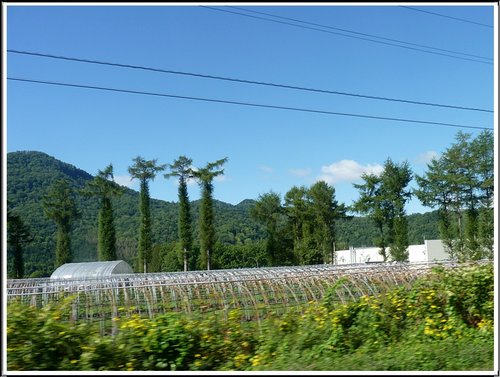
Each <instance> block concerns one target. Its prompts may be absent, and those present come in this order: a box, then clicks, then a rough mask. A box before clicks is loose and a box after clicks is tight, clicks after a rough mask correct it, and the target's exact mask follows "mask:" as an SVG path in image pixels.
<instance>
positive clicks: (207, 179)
mask: <svg viewBox="0 0 500 377" xmlns="http://www.w3.org/2000/svg"><path fill="white" fill-rule="evenodd" d="M227 161H228V158H227V157H225V158H223V159H220V160H217V161H215V162H209V163H208V164H207V165H206V166H205V167H203V168H200V169H197V170H196V171H193V175H194V177H195V178H196V179H197V180H198V182H199V185H200V187H201V205H200V219H199V226H200V231H199V233H200V266H202V268H204V267H205V266H206V268H207V270H210V267H211V260H212V257H213V255H211V253H212V254H213V252H214V247H215V224H214V209H213V190H214V186H213V184H212V181H213V179H214V178H215V177H217V176H219V175H222V174H224V169H220V168H221V167H222V165H224V164H225V163H226V162H227ZM216 169H218V170H216Z"/></svg>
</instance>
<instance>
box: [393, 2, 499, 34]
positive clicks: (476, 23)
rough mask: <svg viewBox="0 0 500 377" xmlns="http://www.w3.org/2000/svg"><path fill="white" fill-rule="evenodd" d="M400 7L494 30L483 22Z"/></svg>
mask: <svg viewBox="0 0 500 377" xmlns="http://www.w3.org/2000/svg"><path fill="white" fill-rule="evenodd" d="M400 7H401V8H406V9H409V10H413V11H416V12H422V13H428V14H432V15H434V16H439V17H446V18H451V19H452V20H457V21H462V22H468V23H469V24H475V25H480V26H485V27H489V28H492V29H493V26H491V25H487V24H482V23H481V22H475V21H470V20H466V19H464V18H458V17H452V16H447V15H445V14H440V13H435V12H430V11H428V10H422V9H418V8H414V7H408V6H403V5H400Z"/></svg>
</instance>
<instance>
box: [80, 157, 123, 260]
mask: <svg viewBox="0 0 500 377" xmlns="http://www.w3.org/2000/svg"><path fill="white" fill-rule="evenodd" d="M123 192H124V190H123V188H122V187H120V186H118V185H117V184H116V183H114V182H113V165H112V164H109V165H108V166H107V167H106V168H105V169H104V170H103V171H101V170H99V172H98V173H97V175H96V176H95V177H94V179H93V180H91V181H89V182H87V183H86V185H85V188H84V189H83V190H82V194H83V195H85V196H90V197H97V198H98V199H99V200H100V202H101V205H100V208H99V213H98V216H97V255H98V258H99V260H100V261H109V260H116V230H115V224H114V213H113V206H112V202H111V198H112V197H113V196H118V195H122V194H123Z"/></svg>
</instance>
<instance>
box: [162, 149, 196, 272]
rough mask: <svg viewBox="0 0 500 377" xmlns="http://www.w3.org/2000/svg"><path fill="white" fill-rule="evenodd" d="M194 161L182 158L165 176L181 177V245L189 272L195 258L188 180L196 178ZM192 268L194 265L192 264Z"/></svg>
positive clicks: (176, 161)
mask: <svg viewBox="0 0 500 377" xmlns="http://www.w3.org/2000/svg"><path fill="white" fill-rule="evenodd" d="M192 163H193V160H192V159H190V158H187V157H186V156H180V157H179V158H178V159H177V160H175V161H174V163H173V164H170V165H168V167H169V169H170V173H168V174H165V178H170V177H179V189H178V191H179V194H178V195H179V221H178V229H179V243H180V247H181V250H182V260H183V266H184V271H187V270H188V266H189V264H190V263H189V262H190V261H192V260H193V259H194V258H193V257H192V254H193V234H192V230H191V227H192V224H191V223H192V219H191V206H190V203H189V195H188V190H187V180H188V179H190V178H194V174H193V171H192V170H191V164H192ZM191 267H194V266H193V263H192V262H191Z"/></svg>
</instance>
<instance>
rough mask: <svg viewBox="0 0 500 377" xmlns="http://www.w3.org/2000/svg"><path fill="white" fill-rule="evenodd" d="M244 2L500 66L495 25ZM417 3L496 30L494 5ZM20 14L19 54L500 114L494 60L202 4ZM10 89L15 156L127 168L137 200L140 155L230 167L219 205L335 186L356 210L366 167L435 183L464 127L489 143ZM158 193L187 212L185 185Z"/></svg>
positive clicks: (131, 83) (169, 85) (427, 115)
mask: <svg viewBox="0 0 500 377" xmlns="http://www.w3.org/2000/svg"><path fill="white" fill-rule="evenodd" d="M235 5H237V4H235ZM401 5H407V4H401ZM237 6H241V7H244V8H246V9H250V10H257V11H261V12H266V13H270V14H273V15H277V16H281V17H289V18H294V19H298V20H303V21H307V22H311V23H316V24H321V25H326V26H330V27H336V28H342V29H348V30H351V31H355V32H358V33H366V34H371V35H376V36H381V37H385V38H391V39H397V40H402V41H406V42H411V43H416V44H420V45H426V46H431V47H435V48H441V49H446V50H452V51H459V52H462V53H467V54H471V55H477V56H483V57H488V58H491V59H492V58H493V57H494V44H493V43H494V40H493V35H494V29H492V28H488V27H484V26H480V25H477V24H471V23H466V22H462V21H458V20H455V19H451V18H445V17H439V16H435V15H431V14H428V13H423V12H417V11H412V10H410V9H406V8H403V7H399V6H393V5H392V4H391V5H390V6H388V5H379V6H339V5H334V4H333V3H332V4H331V5H328V6H297V5H294V6H245V5H237ZM415 7H416V8H418V9H426V10H428V11H432V12H436V13H440V14H444V15H448V16H450V17H456V18H462V19H467V20H471V21H474V22H478V23H483V24H489V25H493V24H494V12H495V9H494V8H495V5H494V4H490V5H487V6H484V5H483V6H481V5H478V6H464V5H460V6H459V5H451V6H432V7H422V6H420V7H417V6H415ZM217 8H219V9H230V8H223V7H221V6H217ZM234 10H235V9H233V11H234ZM236 11H238V12H242V13H244V12H243V11H241V10H236ZM247 14H251V13H247ZM253 15H256V14H253ZM6 17H7V27H6V31H7V48H8V49H13V50H22V51H30V52H37V53H44V54H52V55H60V56H67V57H74V58H81V59H89V60H98V61H106V62H113V63H120V64H130V65H137V66H147V67H154V68H160V69H164V70H176V71H183V72H193V73H201V74H206V75H213V76H223V77H232V78H238V79H245V80H254V81H261V82H272V83H280V84H286V85H295V86H302V87H309V88H317V89H325V90H332V91H342V92H350V93H359V94H365V95H372V96H380V97H391V98H401V99H408V100H414V101H422V102H434V103H440V104H450V105H457V106H466V107H474V108H482V109H493V107H494V75H493V72H494V65H492V64H484V63H480V62H477V61H476V62H474V61H468V60H461V59H456V58H451V57H448V56H442V55H437V54H429V53H424V52H421V51H415V50H412V49H407V48H400V47H394V46H388V45H385V44H381V43H373V42H369V41H366V40H360V39H355V38H348V37H345V36H340V35H336V34H331V33H326V32H319V31H316V30H310V29H304V28H298V27H293V26H289V25H284V24H280V23H275V22H268V21H264V20H261V19H256V18H251V17H245V16H240V15H235V14H229V13H226V12H220V11H215V10H211V9H207V8H203V7H199V6H171V5H167V4H165V5H164V6H158V5H156V6H144V5H141V4H137V5H136V6H131V5H130V4H123V5H118V6H96V5H91V4H89V5H83V6H82V5H80V6H48V5H43V6H33V5H29V6H14V5H10V6H8V7H7V14H6ZM280 20H281V21H283V19H280ZM290 22H291V21H290ZM302 25H304V24H302ZM322 30H326V31H335V30H333V29H325V28H322ZM357 35H358V36H359V34H357ZM407 46H408V45H407ZM413 47H415V46H413ZM433 51H435V52H439V50H433ZM440 52H441V53H446V52H443V51H440ZM461 56H463V57H466V56H465V55H461ZM470 58H471V59H477V60H480V59H478V58H473V57H470ZM6 62H7V75H8V77H17V78H24V79H33V80H45V81H56V82H64V83H71V84H78V85H90V86H100V87H109V88H116V89H125V90H135V91H143V92H154V93H164V94H173V95H179V96H191V97H203V98H213V99H221V100H228V101H239V102H249V103H258V104H266V105H277V106H286V107H296V108H307V109H316V110H323V111H331V112H342V113H354V114H365V115H374V116H381V117H392V118H405V119H417V120H426V121H434V122H444V123H454V124H462V125H471V126H479V127H489V128H493V126H494V118H493V115H492V114H491V113H486V112H478V111H463V110H456V109H444V108H438V107H431V106H421V105H411V104H402V103H394V102H388V101H378V100H368V99H362V98H357V97H347V96H340V95H330V94H322V93H310V92H304V91H294V90H288V89H282V88H270V87H265V86H257V85H249V84H240V83H234V82H224V81H220V80H209V79H203V78H196V77H187V76H180V75H172V74H161V73H155V72H148V71H141V70H134V69H126V68H117V67H110V66H103V65H94V64H86V63H80V62H72V61H62V60H55V59H48V58H42V57H35V56H27V55H20V54H15V53H6ZM5 85H6V89H7V111H8V112H7V129H6V134H7V142H6V146H7V151H8V152H12V151H19V150H37V151H42V152H45V153H47V154H49V155H51V156H54V157H55V158H57V159H60V160H62V161H65V162H68V163H70V164H73V165H75V166H77V167H79V168H81V169H83V170H85V171H87V172H89V173H91V174H95V173H97V171H98V170H99V169H103V168H104V167H105V166H106V165H108V164H109V163H113V166H114V172H115V178H116V180H117V181H118V182H120V183H121V184H126V185H129V186H130V187H132V188H134V189H137V187H138V185H137V183H136V182H134V181H132V182H130V179H129V177H128V176H127V175H128V173H127V168H128V166H130V165H131V164H132V159H133V158H134V157H136V156H137V155H141V156H142V157H144V158H146V159H153V158H157V159H158V161H159V163H172V162H173V161H174V159H176V158H178V157H179V156H180V155H186V156H188V157H190V158H192V159H193V165H194V166H198V167H201V166H204V165H205V164H206V163H207V162H211V161H215V160H217V159H220V158H223V157H228V158H229V161H228V163H227V164H226V165H225V175H224V176H223V177H221V178H220V179H218V180H216V181H215V192H214V196H215V198H216V199H219V200H222V201H225V202H228V203H232V204H237V203H239V202H240V201H242V200H243V199H248V198H250V199H257V197H258V196H259V195H260V194H264V193H266V192H269V191H271V190H272V191H274V192H277V193H280V194H281V195H282V196H284V194H285V193H286V192H287V191H288V190H289V189H290V188H291V187H292V186H294V185H297V186H300V185H306V186H310V185H311V184H313V183H314V182H315V181H317V180H318V179H323V180H326V181H327V182H328V183H330V184H331V185H333V186H334V187H335V189H336V196H337V199H338V200H339V201H340V202H343V203H345V204H347V205H349V204H351V203H352V202H353V200H356V199H357V197H358V194H357V191H356V190H355V189H354V188H353V183H360V182H361V181H360V179H359V177H360V175H361V174H362V172H367V171H368V172H375V173H377V172H380V169H381V165H383V163H384V161H385V160H386V159H387V158H389V157H390V158H391V159H392V160H393V161H396V162H402V161H405V160H407V161H408V162H409V163H410V165H411V167H412V169H413V171H414V172H415V173H417V174H422V173H423V172H424V171H425V167H426V162H428V161H429V158H430V157H433V156H437V155H439V153H441V152H443V151H444V150H445V149H446V148H448V147H449V146H450V145H451V144H452V143H453V142H454V138H455V135H456V133H457V132H458V131H459V130H462V131H464V132H468V133H471V134H472V135H473V136H475V135H477V134H478V133H479V132H480V130H473V129H460V128H453V127H445V126H437V125H426V124H417V123H404V122H393V121H386V120H374V119H363V118H355V117H345V116H334V115H327V114H317V113H305V112H297V111H288V110H278V109H264V108H256V107H246V106H238V105H229V104H218V103H209V102H199V101H190V100H183V99H174V98H165V97H153V96H143V95H137V94H125V93H117V92H105V91H96V90H89V89H78V88H68V87H58V86H49V85H41V84H33V83H24V82H16V81H7V82H5ZM413 186H414V183H412V187H413ZM150 191H151V195H152V197H153V198H157V199H163V200H167V201H177V187H176V184H175V181H173V180H166V179H165V178H164V177H163V174H160V175H159V176H157V178H156V179H155V180H154V181H153V182H152V183H151V186H150ZM189 195H190V198H191V199H192V200H196V199H198V198H199V188H198V186H197V185H196V184H192V185H190V187H189ZM429 210H431V209H430V208H426V207H423V206H421V205H420V203H419V202H418V200H416V199H415V200H412V201H411V202H410V203H409V204H408V206H407V211H408V212H409V213H414V212H426V211H429Z"/></svg>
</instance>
